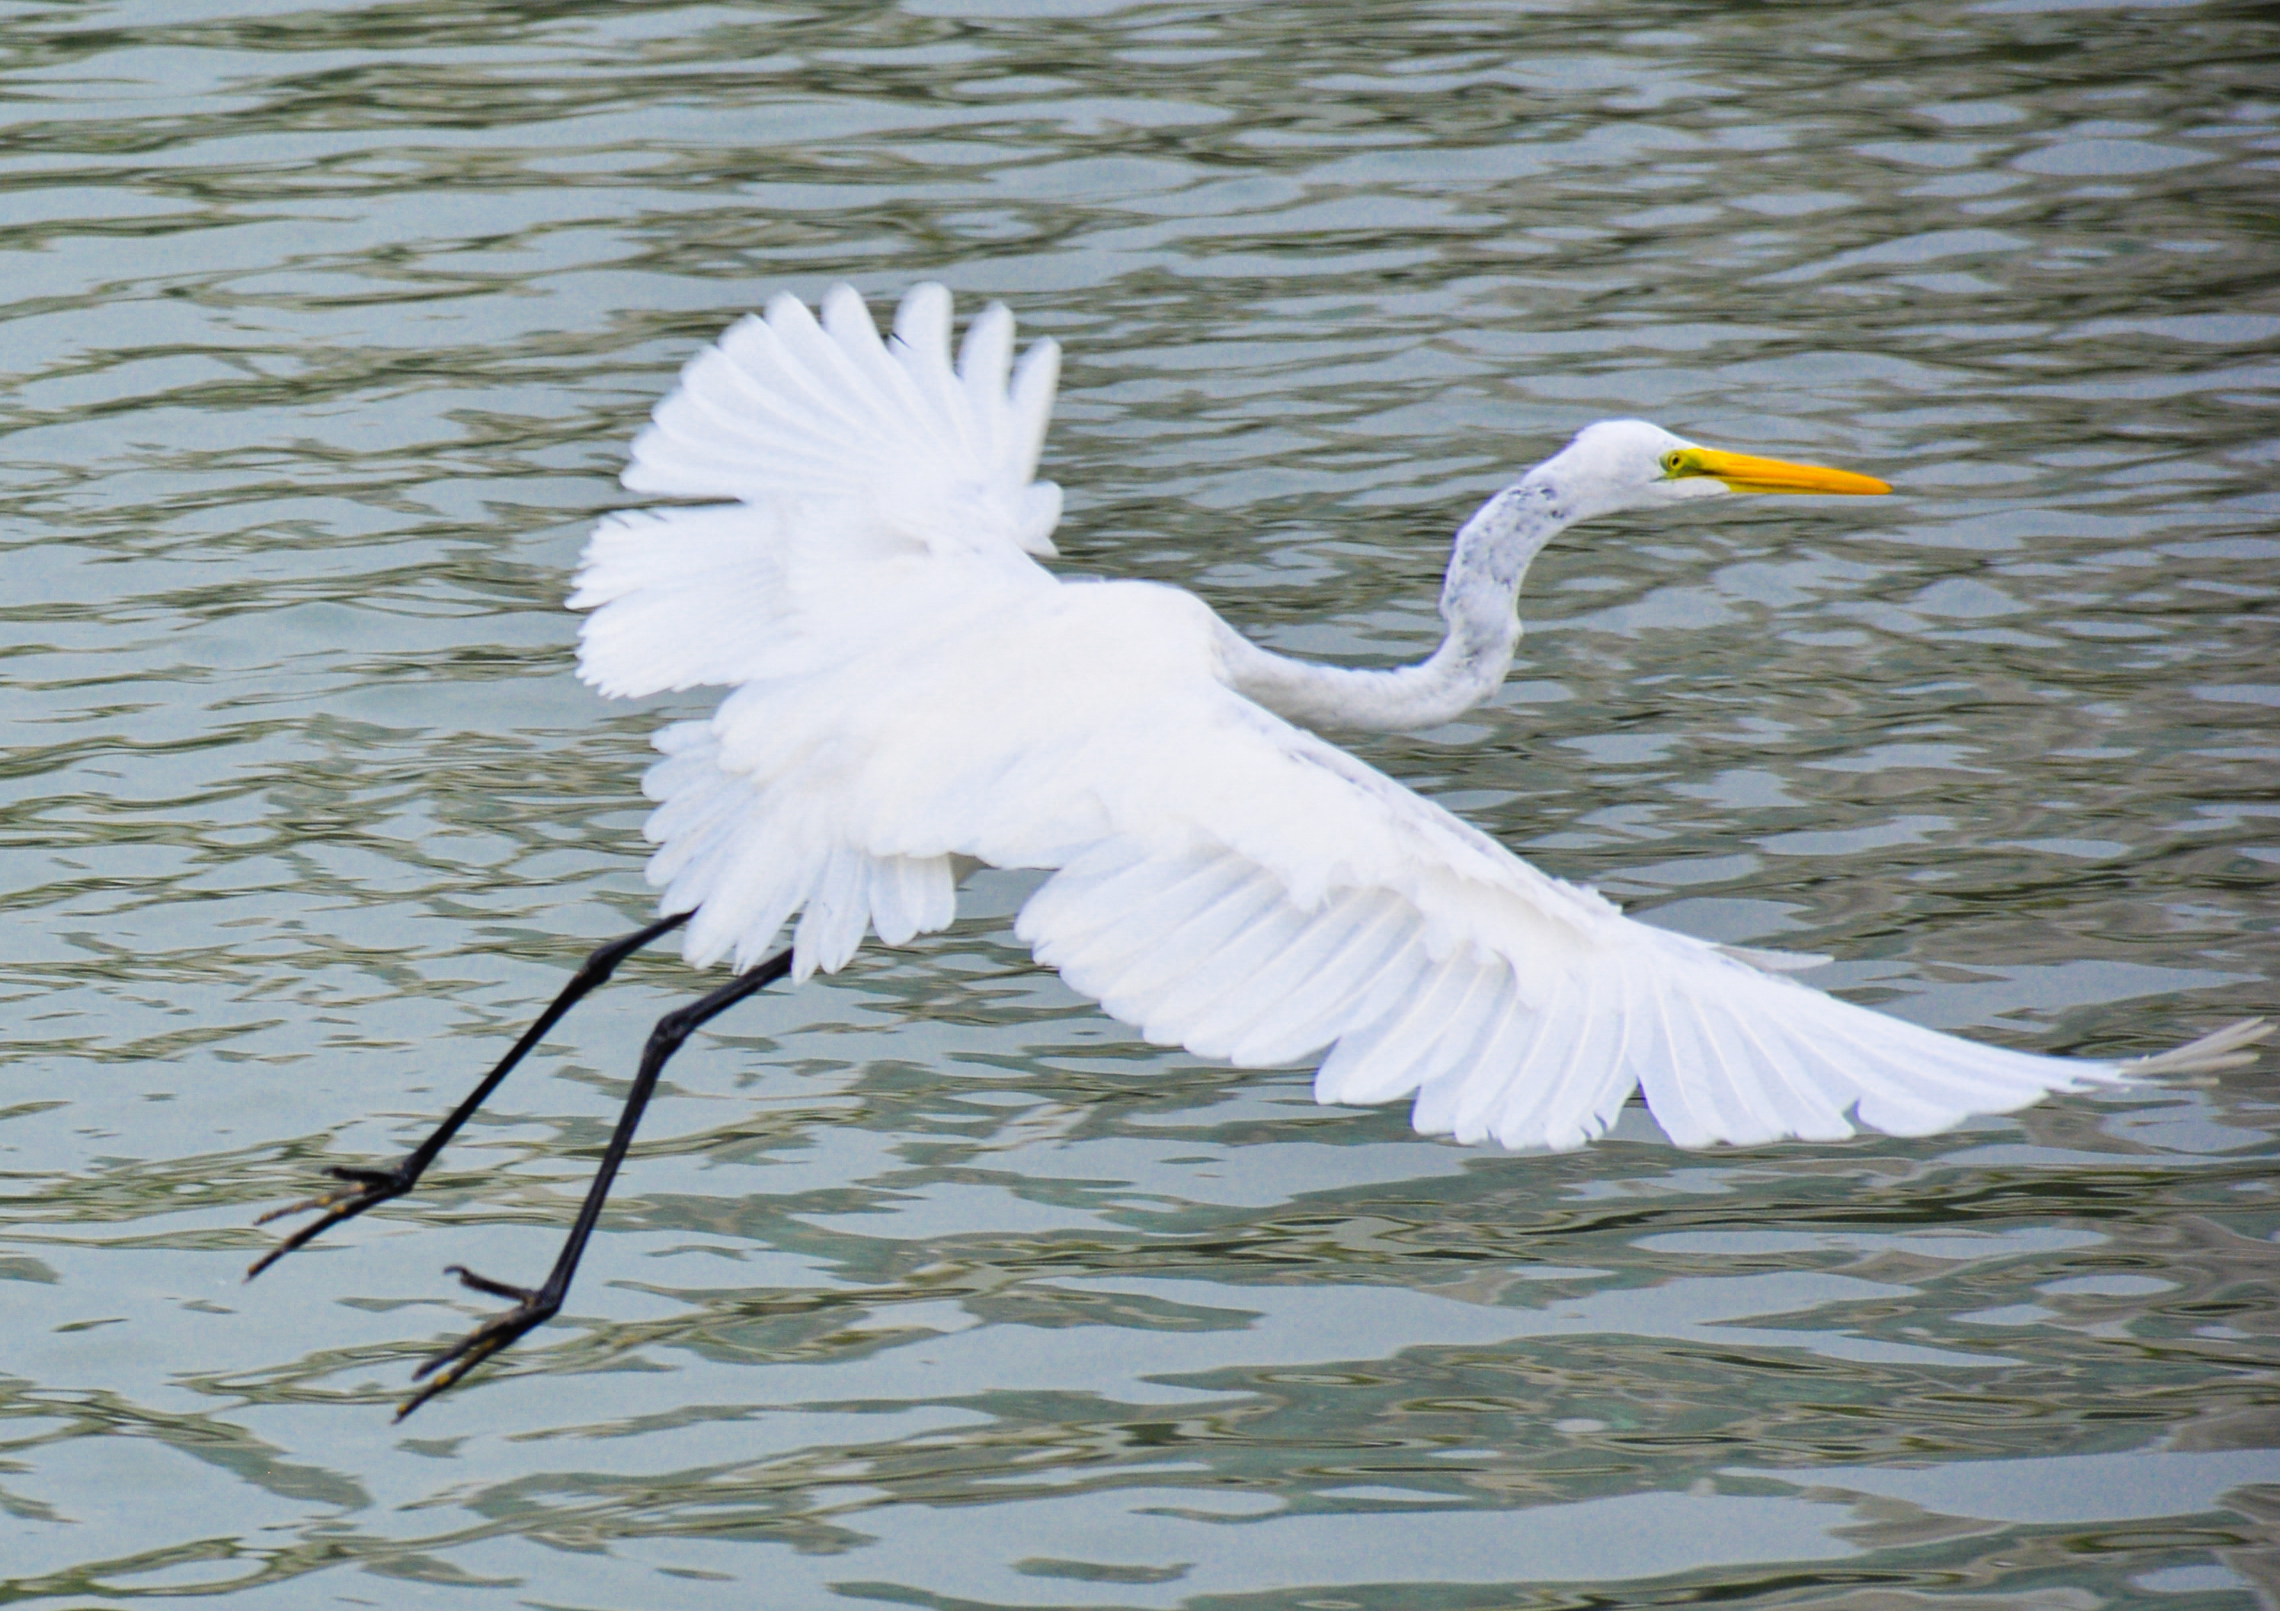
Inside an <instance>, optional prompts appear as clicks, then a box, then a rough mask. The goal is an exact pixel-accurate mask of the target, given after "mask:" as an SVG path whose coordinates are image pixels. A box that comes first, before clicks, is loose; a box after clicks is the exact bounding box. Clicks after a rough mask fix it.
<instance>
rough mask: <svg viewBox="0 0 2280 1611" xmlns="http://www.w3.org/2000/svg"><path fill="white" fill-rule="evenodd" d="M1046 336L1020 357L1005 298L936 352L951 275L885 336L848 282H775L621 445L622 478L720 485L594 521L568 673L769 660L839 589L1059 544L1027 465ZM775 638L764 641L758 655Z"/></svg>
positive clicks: (660, 489) (768, 668) (1048, 492)
mask: <svg viewBox="0 0 2280 1611" xmlns="http://www.w3.org/2000/svg"><path fill="white" fill-rule="evenodd" d="M1059 363H1060V355H1059V350H1058V349H1057V348H1056V347H1055V346H1054V344H1053V343H1052V342H1050V341H1041V342H1038V343H1037V344H1036V345H1035V346H1033V347H1031V348H1030V349H1029V351H1028V353H1026V354H1025V355H1024V356H1023V357H1022V359H1021V361H1020V363H1019V364H1015V363H1014V362H1013V316H1012V315H1011V314H1010V313H1008V312H1007V311H1006V310H1005V308H1004V307H1003V306H1001V305H998V304H994V303H993V304H992V305H991V306H990V307H988V308H986V309H985V310H983V312H982V313H981V315H980V316H979V317H977V318H976V319H975V320H974V321H973V323H972V325H971V326H969V328H968V329H967V332H966V340H965V343H964V346H963V348H962V349H961V351H960V354H959V358H958V363H957V365H956V367H955V368H953V367H952V365H951V361H950V293H949V292H947V291H945V290H944V289H943V288H942V287H941V286H939V285H921V286H919V287H917V288H916V289H914V290H912V291H911V292H910V294H909V295H907V296H905V297H904V298H903V301H902V306H901V308H900V310H899V311H898V312H897V314H896V317H895V328H894V335H893V337H892V338H891V340H888V341H882V340H881V339H880V337H879V334H878V331H877V330H876V329H875V328H874V327H873V325H872V323H871V317H870V314H869V313H868V312H866V311H865V309H864V307H863V302H862V299H861V298H860V297H858V296H857V295H856V294H855V293H854V292H853V291H852V290H850V289H848V288H847V287H846V286H844V285H842V286H838V287H836V288H835V289H833V290H832V291H831V292H830V293H829V294H827V295H826V296H825V297H824V299H823V317H822V319H821V321H820V322H819V321H818V320H817V318H816V317H815V315H814V314H812V313H810V312H809V311H808V308H807V306H806V304H805V303H803V302H801V301H800V300H799V299H798V298H796V297H792V296H779V297H777V298H776V299H775V300H773V301H772V302H770V303H769V304H768V311H767V315H766V317H765V318H746V319H743V320H740V321H739V322H738V323H737V324H736V325H734V326H733V327H731V328H730V329H729V331H728V332H727V334H725V335H723V336H722V337H721V338H720V340H719V341H718V342H717V343H715V344H714V345H713V346H711V347H709V348H707V349H706V350H705V351H703V352H702V353H699V354H698V355H697V357H696V358H694V359H693V360H691V361H690V363H689V364H688V366H687V367H686V368H685V369H683V370H682V372H681V381H680V384H679V386H678V387H676V388H675V389H674V391H673V393H672V394H671V395H670V396H669V397H667V398H666V399H665V401H664V402H663V403H661V404H660V405H658V408H657V410H656V413H655V415H654V416H653V418H652V421H651V423H650V426H649V428H648V429H647V430H645V431H643V432H642V433H641V435H640V437H639V438H638V439H636V441H635V442H634V447H633V462H632V464H631V465H630V466H629V467H628V468H627V470H626V472H625V477H624V479H625V484H626V486H627V487H629V488H631V489H632V490H634V491H636V492H654V493H663V494H668V495H671V496H674V497H682V498H704V499H713V500H722V501H721V502H717V503H715V504H714V506H712V507H709V508H693V509H691V508H682V509H672V508H667V509H661V510H644V511H628V512H626V513H622V514H616V515H612V516H610V517H608V518H607V519H605V520H604V521H602V523H601V524H600V526H599V527H598V528H597V529H596V530H595V532H594V536H593V539H592V541H591V542H590V543H589V544H588V546H587V549H586V554H585V559H584V563H583V564H582V566H581V567H580V570H579V574H578V589H577V592H576V593H575V594H574V595H573V596H572V598H571V600H570V604H571V607H572V608H573V609H582V610H592V611H593V612H594V613H593V615H592V617H591V618H590V619H589V620H588V621H587V623H586V625H585V627H584V629H583V630H582V631H581V633H580V635H579V638H580V641H579V674H580V675H581V676H583V677H584V678H585V679H586V680H587V681H588V682H590V683H592V684H594V686H596V687H597V688H599V689H600V690H601V691H602V692H603V693H605V694H609V695H613V696H628V695H637V694H648V693H658V692H662V691H665V690H667V689H674V688H691V687H698V686H703V685H707V684H726V685H734V684H737V683H742V682H747V681H750V680H752V679H753V678H754V677H755V676H766V675H770V674H773V673H774V672H777V671H780V670H781V667H782V664H783V659H784V656H785V655H786V654H787V653H788V652H796V650H797V648H798V646H799V644H800V643H801V642H803V641H805V640H808V639H810V638H811V637H812V623H813V621H814V619H815V618H816V617H817V616H818V615H819V614H820V613H828V611H829V610H830V608H831V607H832V606H833V603H834V601H835V600H838V599H842V598H847V597H860V596H861V595H863V594H864V593H866V592H868V591H871V590H873V589H875V588H878V587H880V586H882V585H883V584H882V583H881V582H880V581H879V579H878V577H877V575H876V574H875V573H876V572H878V571H879V570H880V569H881V568H884V569H886V570H888V571H890V572H893V573H896V575H897V577H898V579H899V580H900V581H907V580H909V579H910V576H911V575H912V574H913V573H914V572H916V573H921V574H924V573H925V572H926V570H927V568H928V566H929V565H931V567H932V572H933V575H934V582H933V585H934V586H936V587H937V588H940V589H944V590H954V589H955V588H956V587H957V586H958V585H959V578H960V577H961V576H962V575H964V574H966V573H968V572H970V571H972V570H975V569H980V570H984V571H988V570H999V571H1006V570H1013V571H1028V572H1030V573H1032V575H1034V576H1036V577H1038V578H1040V579H1041V578H1042V577H1043V573H1042V572H1041V571H1038V570H1037V568H1036V566H1035V565H1034V563H1033V562H1032V561H1030V560H1029V559H1028V558H1027V555H1029V554H1050V553H1052V552H1053V541H1052V531H1053V526H1054V523H1055V522H1056V521H1057V520H1058V519H1059V518H1060V510H1061V490H1060V488H1058V487H1056V486H1055V485H1053V483H1051V482H1049V481H1035V480H1033V479H1032V477H1033V476H1034V475H1035V474H1036V469H1037V455H1038V451H1039V449H1040V447H1041V445H1042V443H1043V441H1044V436H1045V426H1046V422H1047V419H1048V418H1049V416H1050V415H1051V412H1052V406H1053V385H1054V380H1055V378H1056V376H1057V374H1058V371H1059ZM771 656H773V658H770V657H771Z"/></svg>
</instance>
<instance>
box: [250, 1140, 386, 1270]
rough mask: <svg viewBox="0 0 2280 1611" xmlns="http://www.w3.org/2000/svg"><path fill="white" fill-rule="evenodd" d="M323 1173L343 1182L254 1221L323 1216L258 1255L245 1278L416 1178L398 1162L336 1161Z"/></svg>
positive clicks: (361, 1211)
mask: <svg viewBox="0 0 2280 1611" xmlns="http://www.w3.org/2000/svg"><path fill="white" fill-rule="evenodd" d="M325 1173H327V1174H329V1175H331V1176H332V1177H333V1178H334V1179H335V1180H339V1181H343V1182H345V1183H346V1184H344V1185H340V1186H336V1187H334V1188H333V1189H332V1190H331V1191H328V1192H325V1193H323V1194H321V1195H319V1196H316V1197H305V1198H303V1199H302V1200H301V1201H300V1202H297V1203H288V1204H286V1205H285V1207H283V1208H272V1209H271V1210H270V1211H269V1212H268V1213H266V1214H264V1215H262V1216H261V1217H260V1218H259V1219H257V1220H255V1221H254V1224H256V1225H266V1224H268V1223H269V1222H270V1221H271V1220H273V1219H285V1218H287V1217H289V1216H291V1215H294V1214H309V1213H320V1212H321V1213H322V1215H323V1216H324V1217H323V1218H321V1219H314V1220H311V1221H310V1222H309V1223H308V1224H306V1225H304V1226H302V1227H301V1228H300V1229H299V1230H297V1231H295V1232H294V1233H293V1234H292V1235H291V1236H288V1237H287V1238H285V1240H284V1241H282V1242H280V1243H278V1244H277V1245H276V1246H275V1247H273V1248H271V1249H270V1250H269V1251H268V1252H266V1253H264V1254H263V1255H262V1256H261V1257H260V1258H258V1259H255V1260H254V1261H253V1264H252V1266H251V1267H250V1268H249V1269H247V1271H246V1272H245V1278H246V1279H247V1280H248V1281H251V1280H252V1279H253V1278H254V1277H255V1276H257V1275H259V1274H260V1273H261V1272H262V1271H264V1270H266V1269H268V1268H269V1267H270V1266H271V1265H272V1264H275V1263H276V1262H277V1261H278V1260H279V1259H281V1258H283V1257H284V1256H285V1255H286V1254H288V1253H291V1252H293V1251H294V1250H295V1249H297V1248H303V1247H307V1246H308V1245H309V1244H310V1243H311V1242H313V1241H315V1240H316V1239H317V1238H318V1237H319V1236H321V1235H323V1234H324V1233H325V1232H326V1231H329V1230H331V1229H332V1228H333V1227H334V1226H335V1225H338V1224H339V1223H340V1222H341V1221H342V1220H344V1219H354V1218H355V1217H356V1216H357V1215H359V1214H361V1213H363V1212H364V1211H365V1210H366V1209H367V1208H370V1207H371V1206H372V1205H373V1204H375V1203H384V1202H386V1201H388V1199H389V1198H391V1197H401V1196H403V1195H404V1193H406V1192H408V1191H410V1190H411V1189H412V1183H413V1182H414V1181H416V1180H418V1179H419V1176H418V1175H417V1174H413V1173H410V1172H408V1171H407V1170H406V1169H405V1168H404V1166H403V1165H402V1164H398V1165H397V1166H396V1167H395V1168H393V1169H356V1168H350V1167H346V1166H343V1165H338V1164H336V1165H334V1166H333V1167H332V1168H330V1169H328V1170H326V1171H325Z"/></svg>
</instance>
